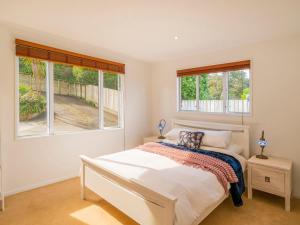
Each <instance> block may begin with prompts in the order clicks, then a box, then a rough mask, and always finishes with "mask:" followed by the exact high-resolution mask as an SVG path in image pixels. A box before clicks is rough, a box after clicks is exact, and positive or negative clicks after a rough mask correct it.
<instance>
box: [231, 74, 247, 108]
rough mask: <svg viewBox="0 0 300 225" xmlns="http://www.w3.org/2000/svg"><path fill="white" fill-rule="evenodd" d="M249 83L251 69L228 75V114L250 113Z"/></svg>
mask: <svg viewBox="0 0 300 225" xmlns="http://www.w3.org/2000/svg"><path fill="white" fill-rule="evenodd" d="M249 81H250V73H249V69H247V70H238V71H231V72H229V73H228V112H240V113H241V112H245V113H249V112H250V89H249V87H250V82H249Z"/></svg>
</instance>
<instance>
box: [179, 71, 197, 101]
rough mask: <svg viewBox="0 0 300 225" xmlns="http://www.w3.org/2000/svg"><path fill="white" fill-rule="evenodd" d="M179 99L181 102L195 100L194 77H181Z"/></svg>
mask: <svg viewBox="0 0 300 225" xmlns="http://www.w3.org/2000/svg"><path fill="white" fill-rule="evenodd" d="M181 99H183V100H195V99H196V77H195V76H185V77H181Z"/></svg>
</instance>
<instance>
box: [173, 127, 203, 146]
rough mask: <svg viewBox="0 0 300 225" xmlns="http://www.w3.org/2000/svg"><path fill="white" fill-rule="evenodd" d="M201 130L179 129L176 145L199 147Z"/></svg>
mask: <svg viewBox="0 0 300 225" xmlns="http://www.w3.org/2000/svg"><path fill="white" fill-rule="evenodd" d="M203 136H204V133H203V132H199V131H196V132H191V131H180V133H179V141H178V145H182V146H185V147H188V148H192V149H200V146H201V142H202V138H203Z"/></svg>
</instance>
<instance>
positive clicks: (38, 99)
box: [19, 90, 47, 121]
mask: <svg viewBox="0 0 300 225" xmlns="http://www.w3.org/2000/svg"><path fill="white" fill-rule="evenodd" d="M21 93H24V92H21V91H20V99H19V101H20V110H19V111H20V120H21V121H24V120H30V119H32V117H34V116H36V115H38V114H41V113H43V112H45V111H46V105H47V103H46V98H45V97H44V96H43V95H41V94H40V93H38V92H37V91H32V90H30V91H28V92H27V93H25V94H23V95H22V94H21Z"/></svg>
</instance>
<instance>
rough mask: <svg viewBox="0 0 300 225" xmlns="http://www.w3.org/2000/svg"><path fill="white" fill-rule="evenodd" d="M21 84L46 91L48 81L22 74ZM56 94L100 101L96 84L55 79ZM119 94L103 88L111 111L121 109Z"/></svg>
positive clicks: (106, 105) (115, 111)
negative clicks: (36, 79)
mask: <svg viewBox="0 0 300 225" xmlns="http://www.w3.org/2000/svg"><path fill="white" fill-rule="evenodd" d="M19 85H25V86H28V87H30V88H32V90H40V91H42V92H45V91H46V82H45V80H41V81H39V82H36V81H35V80H34V79H33V78H32V77H31V76H28V75H22V74H20V78H19ZM53 86H54V94H57V95H63V96H74V97H78V98H82V99H85V100H86V101H89V102H93V103H94V104H95V105H96V106H98V103H99V99H98V98H99V94H98V93H99V87H98V86H96V85H83V84H79V83H74V84H70V83H68V82H65V81H62V80H54V84H53ZM119 96H120V93H119V91H117V90H113V89H109V88H103V99H104V101H103V106H104V108H105V109H107V111H110V112H111V113H117V112H118V111H119Z"/></svg>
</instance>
